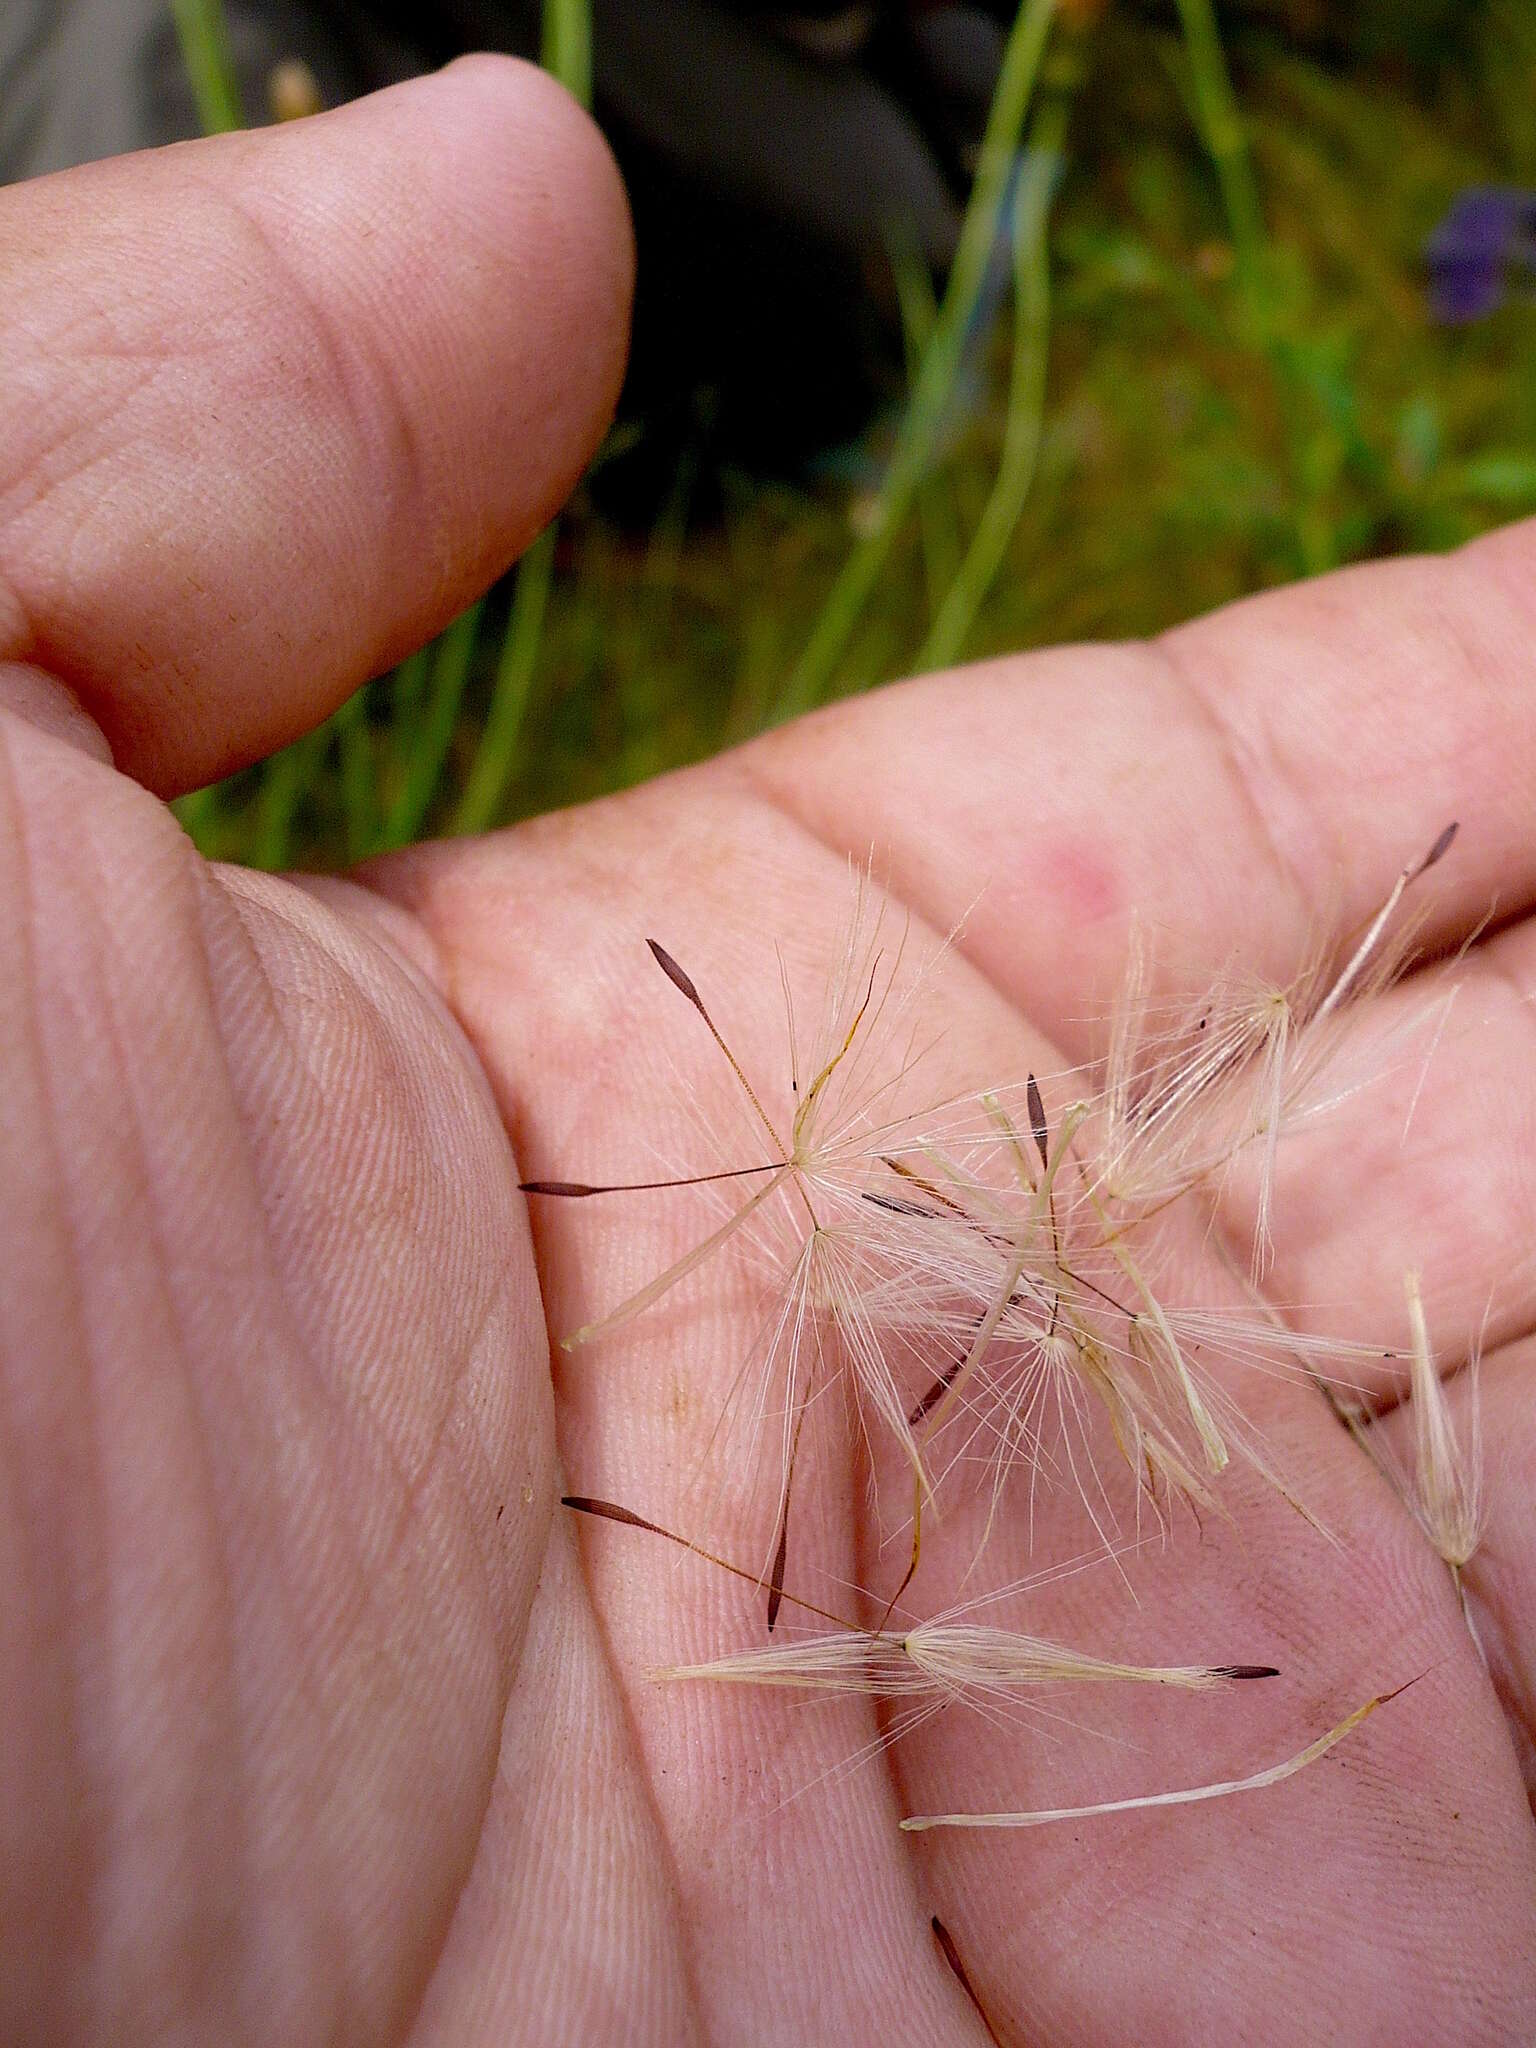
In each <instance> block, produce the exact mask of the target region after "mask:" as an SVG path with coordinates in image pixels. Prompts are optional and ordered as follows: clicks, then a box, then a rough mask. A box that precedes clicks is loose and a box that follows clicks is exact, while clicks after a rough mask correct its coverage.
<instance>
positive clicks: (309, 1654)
mask: <svg viewBox="0 0 1536 2048" xmlns="http://www.w3.org/2000/svg"><path fill="white" fill-rule="evenodd" d="M205 895H207V897H208V900H209V901H218V902H221V903H223V904H224V905H226V906H227V907H228V908H229V909H230V910H231V911H232V912H233V913H234V917H235V922H236V925H237V926H238V928H239V930H240V932H241V934H242V937H243V940H244V951H245V954H246V959H247V962H248V965H249V967H250V969H251V971H252V972H253V973H254V974H255V976H256V978H257V982H258V985H259V986H260V987H261V988H262V989H264V990H265V991H266V995H267V1005H266V1007H267V1011H268V1016H269V1020H270V1025H271V1027H272V1028H273V1029H274V1030H275V1033H276V1036H277V1038H278V1042H279V1043H280V1044H283V1045H285V1046H286V1049H287V1052H288V1055H289V1058H290V1059H291V1060H292V1061H293V1063H294V1067H295V1071H296V1072H298V1073H300V1074H309V1073H310V1062H309V1059H308V1058H307V1056H306V1053H305V1050H304V1048H302V1047H301V1045H300V1044H299V1043H298V1042H297V1040H296V1039H295V1037H294V1034H293V1030H292V1028H291V1026H290V1022H289V1017H288V1006H286V1005H285V1004H284V1003H283V1002H282V1001H281V1000H280V999H279V996H278V992H277V988H276V984H275V983H274V982H273V980H272V978H271V975H270V973H269V971H268V968H267V964H266V959H265V956H264V952H263V949H262V947H261V946H260V944H259V943H257V941H256V939H255V937H254V933H253V929H252V926H251V923H250V919H251V916H252V914H253V912H254V910H255V909H256V908H257V907H258V903H257V902H253V901H252V900H249V899H246V898H245V897H243V896H242V895H241V894H240V893H239V892H237V891H231V890H229V889H227V888H224V887H221V886H220V885H219V882H218V880H217V879H216V878H212V879H211V894H210V893H209V892H205ZM276 900H277V904H278V905H281V901H282V899H281V895H280V893H279V894H278V895H277V899H276ZM259 907H260V908H261V909H263V910H270V909H272V908H273V905H272V904H270V903H268V902H267V900H266V899H265V898H262V899H259ZM278 921H279V922H281V923H282V924H283V926H284V928H285V930H286V931H287V932H288V934H289V935H290V937H291V938H292V939H293V941H294V942H295V943H296V944H298V943H303V944H305V945H307V946H313V945H314V944H315V943H316V934H315V933H314V931H313V930H312V929H307V928H306V927H305V926H304V925H303V924H302V923H301V921H300V920H298V919H295V918H291V917H287V916H284V915H281V913H280V912H279V914H278ZM204 934H205V946H204V951H205V958H206V957H207V954H206V925H205V926H204ZM325 959H326V963H327V966H328V967H329V968H330V969H331V970H332V971H333V972H340V973H343V974H345V973H346V970H345V969H344V968H343V967H342V966H341V963H339V962H338V961H336V960H335V959H334V957H333V956H332V955H331V954H330V953H329V952H326V954H325ZM347 979H348V981H349V983H350V982H351V977H350V975H348V976H347ZM352 988H353V991H354V994H355V998H356V1000H358V1001H360V1002H365V1001H366V1000H367V998H366V997H365V996H364V995H363V992H362V990H361V988H360V987H359V986H358V985H356V984H355V983H353V984H352ZM219 1042H220V1043H221V1045H222V1044H223V1043H224V1039H223V1034H222V1032H220V1034H219ZM312 1080H313V1077H312V1076H311V1081H312ZM239 1122H240V1128H241V1129H242V1131H245V1132H248V1131H249V1122H248V1119H247V1118H245V1117H244V1116H242V1117H241V1118H240V1119H239ZM247 1159H248V1162H249V1164H250V1169H251V1172H252V1175H253V1178H254V1184H255V1186H256V1188H257V1189H258V1190H262V1189H263V1188H264V1182H265V1177H264V1176H263V1175H261V1174H260V1173H259V1172H257V1171H256V1170H255V1162H254V1159H253V1157H252V1156H251V1154H250V1152H249V1149H248V1150H247ZM257 1199H258V1202H259V1205H260V1207H261V1209H262V1210H263V1212H264V1213H266V1215H267V1217H268V1223H269V1227H270V1204H269V1201H268V1198H267V1196H266V1194H265V1193H264V1192H258V1195H257ZM266 1263H267V1273H268V1287H269V1289H270V1290H272V1291H275V1293H276V1296H277V1298H278V1300H279V1301H286V1296H287V1290H286V1288H285V1286H284V1285H283V1282H282V1280H281V1277H280V1273H279V1268H278V1263H277V1261H276V1259H275V1254H274V1250H273V1248H272V1246H271V1244H270V1240H269V1241H268V1252H267V1262H266ZM285 1321H286V1324H287V1330H288V1338H287V1343H286V1345H285V1351H286V1354H287V1357H288V1361H289V1364H290V1366H292V1365H299V1366H301V1368H302V1369H303V1370H304V1372H305V1374H306V1377H307V1379H308V1382H309V1384H310V1386H311V1388H312V1390H313V1392H314V1394H315V1398H316V1401H317V1403H318V1406H319V1408H320V1410H321V1412H324V1411H326V1410H333V1409H334V1407H335V1396H334V1392H333V1390H332V1387H331V1384H330V1380H329V1378H328V1376H327V1374H326V1372H325V1370H324V1368H323V1366H322V1364H321V1362H320V1360H319V1359H318V1358H317V1357H316V1355H315V1353H314V1352H313V1351H312V1349H311V1347H310V1345H309V1344H308V1342H307V1341H306V1340H305V1338H304V1337H303V1335H302V1333H301V1330H300V1327H299V1326H298V1324H296V1323H295V1322H294V1321H293V1319H292V1318H291V1317H285ZM452 1413H453V1403H452V1402H451V1401H448V1402H445V1403H444V1410H443V1415H442V1416H441V1418H440V1419H439V1422H438V1425H437V1427H436V1429H435V1430H434V1432H433V1436H432V1441H431V1447H430V1450H429V1454H428V1457H427V1459H426V1460H425V1461H424V1463H423V1465H422V1466H421V1467H420V1468H419V1469H418V1470H416V1471H415V1472H414V1473H408V1472H407V1471H406V1469H405V1467H404V1465H403V1464H402V1462H401V1459H400V1456H399V1453H398V1452H397V1450H396V1448H395V1446H394V1444H393V1442H392V1440H391V1438H390V1434H389V1432H388V1431H387V1430H385V1429H383V1428H381V1427H380V1426H379V1423H378V1421H377V1420H376V1418H375V1417H374V1415H373V1414H372V1413H371V1411H370V1410H369V1408H368V1406H367V1404H364V1406H363V1407H362V1409H361V1410H359V1409H358V1408H357V1407H356V1406H355V1405H354V1406H353V1407H352V1408H351V1409H350V1411H349V1413H348V1417H347V1420H348V1428H349V1432H359V1431H360V1432H361V1434H362V1442H363V1446H364V1448H365V1453H366V1451H367V1450H369V1449H371V1451H372V1453H373V1455H375V1456H381V1457H382V1458H383V1460H384V1462H385V1465H386V1467H387V1469H388V1470H389V1471H390V1472H391V1474H392V1476H393V1479H394V1481H395V1484H396V1487H397V1489H398V1501H397V1504H396V1505H395V1507H394V1509H393V1512H392V1515H391V1525H390V1531H389V1533H388V1534H387V1536H386V1538H385V1541H384V1546H383V1551H382V1554H380V1555H377V1556H374V1555H370V1557H369V1559H368V1561H367V1563H366V1565H365V1562H364V1554H363V1543H362V1538H361V1534H360V1532H359V1531H358V1529H357V1528H356V1527H355V1525H354V1522H353V1519H352V1518H350V1517H347V1518H343V1519H342V1521H341V1522H340V1524H339V1526H338V1527H336V1528H334V1529H333V1530H332V1531H331V1532H330V1535H329V1538H328V1541H329V1542H330V1543H331V1544H333V1545H334V1544H335V1543H337V1542H338V1541H339V1542H340V1544H341V1545H342V1546H343V1548H344V1550H345V1554H346V1559H347V1566H348V1569H347V1586H348V1592H347V1596H346V1597H345V1598H344V1599H342V1600H341V1601H339V1602H332V1604H331V1606H330V1608H329V1610H328V1615H327V1622H328V1629H327V1634H328V1638H329V1640H328V1644H327V1648H326V1656H327V1664H328V1666H330V1665H334V1663H335V1661H336V1658H337V1657H338V1655H340V1654H343V1653H345V1652H346V1651H347V1650H348V1649H349V1647H351V1646H356V1647H357V1648H358V1649H359V1650H360V1651H361V1652H363V1653H367V1652H368V1646H369V1644H370V1643H371V1642H372V1641H375V1640H377V1641H379V1642H381V1643H384V1644H388V1643H390V1642H391V1641H392V1640H393V1634H394V1631H393V1626H392V1617H391V1615H390V1614H389V1612H388V1611H387V1610H386V1609H385V1607H384V1606H383V1605H382V1602H383V1601H384V1599H385V1597H386V1594H387V1591H388V1588H389V1584H390V1578H391V1571H392V1568H393V1566H394V1565H395V1564H396V1562H397V1561H398V1559H399V1558H400V1557H401V1556H402V1554H404V1553H405V1551H406V1550H407V1549H408V1547H409V1544H408V1539H409V1535H410V1531H411V1529H412V1527H413V1525H415V1524H417V1523H419V1521H420V1519H421V1517H420V1512H419V1510H420V1501H421V1498H422V1495H423V1493H424V1492H425V1491H427V1490H429V1488H430V1485H431V1482H432V1480H433V1478H434V1476H435V1474H436V1469H437V1462H438V1461H437V1451H438V1450H439V1449H440V1448H441V1447H442V1442H443V1437H444V1432H445V1430H446V1427H447V1425H448V1423H449V1421H450V1420H451V1417H452ZM354 1443H356V1437H355V1436H354ZM474 1547H475V1550H476V1554H477V1558H478V1559H480V1561H481V1562H482V1563H483V1552H482V1551H481V1550H480V1547H479V1546H478V1545H476V1546H474ZM284 1555H285V1556H286V1550H285V1551H284ZM285 1576H286V1575H285ZM489 1604H490V1606H491V1610H492V1612H493V1614H494V1615H495V1620H496V1625H495V1627H494V1629H493V1640H496V1641H497V1642H498V1643H499V1644H500V1645H501V1652H500V1655H499V1657H498V1688H499V1697H498V1701H497V1711H496V1719H497V1721H498V1723H499V1720H500V1717H501V1715H502V1714H503V1713H504V1711H505V1704H506V1696H507V1691H508V1689H509V1672H510V1669H511V1668H512V1666H513V1664H514V1663H515V1658H516V1652H517V1641H518V1640H520V1632H518V1636H517V1638H516V1639H514V1640H511V1641H509V1640H508V1629H507V1625H506V1618H505V1617H504V1616H503V1615H501V1614H499V1612H497V1611H496V1607H495V1603H494V1601H490V1602H489ZM288 1605H289V1609H290V1611H292V1608H293V1602H292V1600H291V1598H290V1600H289V1602H288ZM370 1624H372V1628H370ZM524 1626H526V1620H525V1621H524ZM292 1644H293V1646H294V1647H295V1648H298V1649H301V1650H302V1652H303V1654H301V1655H299V1656H298V1658H297V1664H298V1671H299V1675H300V1681H301V1684H302V1685H303V1687H304V1690H305V1694H306V1697H307V1698H308V1699H309V1700H310V1702H311V1703H312V1705H313V1706H314V1707H315V1708H316V1710H317V1714H318V1718H319V1720H320V1721H321V1723H322V1724H323V1722H324V1721H325V1719H326V1712H325V1704H324V1702H325V1687H324V1685H323V1683H321V1682H320V1681H319V1678H318V1669H317V1664H316V1658H317V1655H318V1654H319V1648H318V1644H317V1642H316V1641H315V1639H314V1637H313V1632H312V1631H311V1630H309V1629H306V1628H305V1627H303V1626H302V1625H298V1626H296V1627H295V1629H294V1632H293V1636H292ZM268 1718H269V1720H270V1718H271V1717H268ZM493 1783H494V1769H492V1770H491V1771H489V1772H488V1773H487V1778H486V1786H485V1790H484V1795H483V1799H482V1802H481V1814H480V1823H479V1825H483V1821H484V1813H485V1811H486V1810H487V1809H488V1806H489V1800H490V1789H491V1786H492V1784H493ZM478 1834H479V1827H478V1826H477V1827H476V1828H475V1829H474V1833H473V1839H472V1840H471V1841H470V1842H469V1843H468V1845H467V1851H466V1859H467V1860H466V1864H465V1875H464V1879H463V1881H464V1882H467V1877H468V1871H469V1870H470V1869H471V1868H472V1867H473V1858H474V1843H475V1842H476V1841H478ZM460 1889H462V1883H461V1885H460ZM457 1896H458V1892H457V1891H454V1892H452V1893H450V1894H449V1895H448V1896H447V1897H446V1898H445V1900H444V1902H443V1912H442V1916H441V1931H440V1940H439V1943H438V1948H440V1946H441V1941H443V1940H446V1936H447V1929H448V1927H449V1925H450V1924H451V1921H452V1914H453V1907H454V1905H455V1903H456V1900H457ZM311 1903H312V1908H318V1910H319V1911H320V1912H321V1914H322V1916H323V1917H324V1919H325V1920H326V1922H327V1923H328V1925H329V1926H330V1934H329V1936H328V1938H327V1939H326V1940H324V1941H319V1940H316V1941H311V1943H310V1944H309V1948H310V1951H311V1953H312V1967H313V1970H314V1973H315V1979H316V1981H317V1982H319V1981H321V1980H322V1979H323V1977H324V1976H325V1975H326V1974H328V1973H330V1972H332V1971H333V1969H334V1958H335V1956H336V1955H338V1954H341V1953H343V1952H344V1951H345V1950H347V1949H351V1950H352V1951H353V1953H354V1955H356V1951H357V1944H356V1943H355V1942H352V1941H349V1940H347V1939H346V1936H347V1933H348V1930H347V1927H346V1925H345V1924H344V1922H343V1921H342V1919H341V1918H340V1917H339V1915H338V1913H337V1911H336V1910H335V1908H334V1904H333V1901H332V1900H331V1898H330V1896H329V1894H328V1893H326V1892H325V1891H323V1890H322V1892H321V1893H320V1894H318V1895H315V1896H314V1897H313V1898H312V1902H311ZM436 1953H437V1950H436V1949H433V1948H432V1947H430V1945H429V1947H428V1948H427V1949H426V1950H425V1951H424V1960H423V1962H422V1969H423V1971H425V1972H429V1971H430V1968H431V1967H432V1963H433V1961H434V1960H435V1955H436ZM326 1957H329V1958H331V1959H332V1960H331V1961H325V1960H324V1958H326ZM357 1973H358V1972H357V1964H356V1963H354V1964H353V1965H352V1974H353V1975H354V1976H356V1975H357ZM428 1981H429V1976H428V1975H425V1974H424V1975H423V1976H422V1977H421V1981H420V1983H419V1984H417V1985H416V1986H415V1988H414V1993H412V1991H411V1987H410V1986H409V1985H407V1986H406V1987H405V1991H406V1996H407V2008H409V2007H410V2005H411V2003H412V2000H413V1998H414V2002H415V2003H419V2000H420V1998H421V1996H423V1995H424V1992H425V1986H426V1984H427V1982H428Z"/></svg>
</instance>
